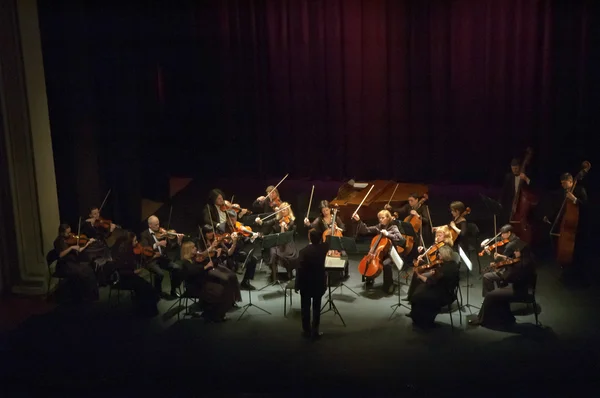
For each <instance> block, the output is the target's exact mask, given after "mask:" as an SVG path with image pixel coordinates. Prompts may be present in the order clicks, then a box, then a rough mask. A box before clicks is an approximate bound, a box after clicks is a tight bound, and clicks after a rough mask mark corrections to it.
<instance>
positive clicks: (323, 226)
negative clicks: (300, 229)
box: [304, 200, 349, 278]
mask: <svg viewBox="0 0 600 398" xmlns="http://www.w3.org/2000/svg"><path fill="white" fill-rule="evenodd" d="M319 210H320V212H321V214H320V215H319V216H318V217H317V218H315V219H314V220H313V222H312V223H311V222H310V220H309V219H308V218H305V219H304V225H305V226H307V227H309V229H312V230H315V231H317V232H318V233H320V234H321V235H323V233H325V231H328V230H331V222H332V220H333V216H332V214H331V208H330V207H329V202H328V201H326V200H322V201H321V202H320V203H319ZM335 228H336V229H337V230H338V231H340V232H344V231H345V230H346V227H345V226H344V222H343V221H342V219H341V218H340V216H339V215H336V217H335ZM341 255H342V256H344V257H345V256H347V254H346V252H345V251H342V252H341ZM348 272H349V261H348V260H346V265H344V278H348Z"/></svg>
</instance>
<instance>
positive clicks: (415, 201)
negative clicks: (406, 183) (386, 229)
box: [384, 193, 432, 245]
mask: <svg viewBox="0 0 600 398" xmlns="http://www.w3.org/2000/svg"><path fill="white" fill-rule="evenodd" d="M420 199H421V198H420V197H419V195H418V194H417V193H411V194H410V195H408V199H407V203H406V204H405V205H404V206H402V207H400V208H399V209H393V208H392V206H390V205H387V204H386V205H385V206H384V209H385V210H389V211H390V213H392V214H394V213H397V214H398V219H399V220H404V219H406V218H407V217H408V216H414V217H418V218H420V219H421V230H420V232H421V234H422V235H423V242H424V243H425V244H426V245H430V244H431V240H432V237H431V222H430V221H429V211H428V208H427V205H426V204H424V203H423V204H420V205H419V200H420ZM401 232H402V231H401ZM419 240H420V239H418V240H417V241H419Z"/></svg>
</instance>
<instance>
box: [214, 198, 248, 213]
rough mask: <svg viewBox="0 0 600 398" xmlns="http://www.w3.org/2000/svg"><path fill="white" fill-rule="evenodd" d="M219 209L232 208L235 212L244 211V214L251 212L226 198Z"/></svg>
mask: <svg viewBox="0 0 600 398" xmlns="http://www.w3.org/2000/svg"><path fill="white" fill-rule="evenodd" d="M220 209H221V211H227V210H234V211H235V212H236V213H239V212H241V211H245V212H246V214H252V212H251V211H250V210H248V209H242V207H241V206H240V205H239V204H237V203H231V202H230V201H228V200H225V201H224V202H223V204H222V205H221V207H220Z"/></svg>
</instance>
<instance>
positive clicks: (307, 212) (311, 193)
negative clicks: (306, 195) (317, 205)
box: [306, 185, 315, 218]
mask: <svg viewBox="0 0 600 398" xmlns="http://www.w3.org/2000/svg"><path fill="white" fill-rule="evenodd" d="M314 193H315V186H314V185H313V186H312V190H311V191H310V200H309V201H308V210H306V218H308V214H309V213H310V205H311V204H312V200H313V194H314Z"/></svg>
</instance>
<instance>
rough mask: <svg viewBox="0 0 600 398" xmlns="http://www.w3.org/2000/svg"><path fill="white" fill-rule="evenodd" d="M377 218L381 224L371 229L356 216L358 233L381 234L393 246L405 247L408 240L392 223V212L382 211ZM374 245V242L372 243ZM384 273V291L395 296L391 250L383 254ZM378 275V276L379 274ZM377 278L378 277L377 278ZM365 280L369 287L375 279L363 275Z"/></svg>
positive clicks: (354, 216)
mask: <svg viewBox="0 0 600 398" xmlns="http://www.w3.org/2000/svg"><path fill="white" fill-rule="evenodd" d="M377 218H378V219H379V224H377V225H373V226H371V227H367V225H366V224H365V223H364V222H362V221H360V217H359V215H358V214H354V215H353V217H352V219H353V220H355V221H357V222H358V226H357V229H356V231H357V233H360V234H373V233H376V234H378V236H379V234H381V235H382V237H383V238H386V239H389V240H390V241H391V246H394V247H395V246H404V244H405V243H406V240H405V239H404V237H403V236H402V234H401V233H400V230H398V226H396V225H395V224H394V223H393V222H392V221H393V218H392V215H391V214H390V212H389V211H388V210H381V211H380V212H379V213H377ZM378 236H376V237H375V238H373V241H376V239H377V238H378ZM371 243H372V244H373V243H374V242H371ZM372 249H373V248H372ZM382 258H383V259H382V261H381V263H382V270H381V271H382V272H383V285H382V287H381V288H382V290H383V291H384V292H385V293H386V294H393V293H394V279H393V273H392V264H393V261H392V258H391V257H390V250H387V252H386V253H383V255H382ZM377 275H378V274H377ZM375 277H377V276H375ZM363 279H365V282H366V283H367V286H369V285H372V284H373V280H374V278H369V277H366V278H365V277H364V275H363Z"/></svg>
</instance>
